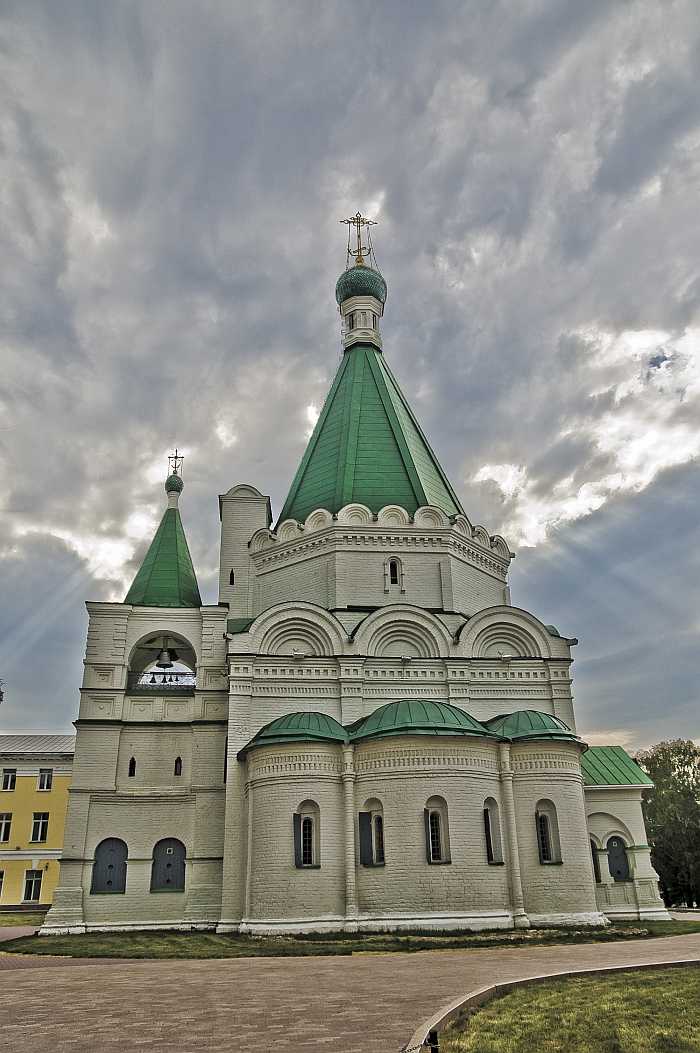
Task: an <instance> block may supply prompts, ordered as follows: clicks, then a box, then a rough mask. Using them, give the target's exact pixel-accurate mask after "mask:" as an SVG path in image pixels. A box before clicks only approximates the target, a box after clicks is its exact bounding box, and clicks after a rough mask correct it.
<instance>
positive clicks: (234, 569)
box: [41, 213, 668, 935]
mask: <svg viewBox="0 0 700 1053" xmlns="http://www.w3.org/2000/svg"><path fill="white" fill-rule="evenodd" d="M347 222H348V230H349V231H351V230H353V231H354V233H353V239H354V238H356V244H355V243H354V241H351V240H349V242H348V246H349V252H348V259H347V266H346V269H345V271H344V272H343V273H342V274H341V276H340V278H339V279H338V282H337V285H336V300H337V303H338V308H339V312H340V317H341V325H342V330H341V332H342V345H343V356H342V360H341V362H340V365H339V368H338V371H337V374H336V376H335V379H334V381H333V384H332V386H331V389H330V391H329V393H328V396H327V398H326V401H325V404H324V406H323V410H322V412H321V414H320V416H319V419H318V422H317V424H316V427H315V429H314V432H313V434H312V436H311V439H310V440H309V443H308V447H307V449H306V451H305V453H304V455H303V457H302V460H301V463H300V465H299V467H298V470H297V473H296V475H295V477H294V479H293V481H292V483H291V486H290V489H289V493H288V495H287V498H286V500H285V502H284V507H283V508H282V511H281V513H280V514H279V516H278V517H277V518H276V519H275V517H274V516H273V512H272V508H271V505H270V499H269V498H268V497H267V496H265V495H264V494H263V493H261V492H260V491H259V490H258V489H257V488H256V487H255V486H254V485H252V484H250V483H238V484H236V485H234V486H232V487H231V488H230V489H229V490H228V491H227V492H226V493H224V494H222V495H220V497H219V515H220V520H221V548H220V573H219V594H218V602H217V603H215V604H204V603H202V599H201V596H200V592H199V587H198V584H197V576H196V572H195V568H194V566H193V563H192V559H191V557H190V553H189V549H188V545H187V540H186V535H185V530H184V527H183V521H182V519H181V515H180V507H179V506H180V501H181V500H182V497H183V478H182V472H181V461H180V459H179V458H178V457H175V458H173V459H171V467H172V471H171V473H170V475H169V476H168V478H167V480H166V483H165V491H166V495H167V507H166V509H165V511H164V514H163V518H162V520H161V522H160V525H159V526H158V529H157V531H156V534H155V537H154V538H153V541H152V543H151V545H150V547H149V549H148V551H147V553H146V556H145V558H144V560H143V564H142V565H141V567H140V569H139V571H138V573H137V574H136V577H135V579H134V581H133V583H132V585H131V588H130V589H129V591H128V593H127V595H126V597H125V599H124V602H123V603H107V602H103V603H97V602H88V603H87V609H88V613H89V626H88V633H87V646H86V651H85V663H84V677H83V684H82V688H81V692H80V709H79V714H78V718H77V720H76V722H75V727H76V732H77V740H76V747H75V760H74V768H73V781H72V785H71V789H70V797H69V805H68V812H67V819H66V828H65V841H64V847H63V856H62V863H61V871H60V878H59V887H58V888H57V890H56V893H55V896H54V903H53V906H52V908H51V910H50V911H49V913H48V915H47V918H46V921H45V923H44V926H43V928H42V930H41V931H42V933H43V934H47V935H49V934H52V933H53V934H60V933H80V932H85V931H91V930H130V929H157V928H171V929H212V930H216V931H218V932H243V933H251V934H264V933H294V932H297V933H304V932H323V931H326V932H337V931H348V932H354V931H359V932H370V931H385V930H401V929H407V930H410V929H422V930H434V931H442V930H477V929H489V928H492V929H493V928H501V929H512V928H529V927H531V926H533V927H534V926H545V925H549V926H554V925H576V926H589V925H603V924H607V922H608V920H610V919H613V920H614V919H619V918H626V919H639V920H643V919H665V918H667V917H668V914H667V913H666V910H665V908H664V906H663V903H662V901H661V899H660V897H659V892H658V883H657V875H656V873H655V872H654V870H653V868H652V865H651V862H650V857H649V848H648V845H647V843H646V833H645V829H644V820H643V817H642V809H641V799H642V792H643V791H644V790H645V789H648V787H649V786H650V785H651V783H650V780H649V779H648V777H647V776H646V775H645V773H644V772H643V771H642V770H641V769H640V768H639V767H638V766H637V764H636V763H635V762H634V761H633V760H632V759H631V758H630V757H629V756H628V755H627V754H626V753H625V751H624V750H623V749H622V748H621V747H619V746H594V747H588V746H587V744H586V743H585V742H584V741H582V739H581V737H580V736H579V734H578V732H577V730H576V718H575V714H574V707H573V701H572V693H571V684H572V680H571V664H572V657H571V653H572V652H571V649H572V647H573V646H574V645H575V644H576V643H577V641H576V640H575V639H573V638H571V637H568V636H566V635H564V633H562V632H560V631H559V630H558V629H557V628H556V627H555V626H553V625H547V624H544V623H543V622H542V621H540V619H539V618H538V617H537V615H535V614H533V613H531V612H530V611H526V610H523V609H522V608H520V607H517V606H514V605H513V603H512V601H511V596H510V590H509V586H508V569H509V564H510V560H511V559H512V553H511V551H510V550H509V547H508V544H507V543H506V541H505V540H504V539H503V538H502V537H500V536H498V535H492V534H490V533H489V532H488V530H486V529H485V528H484V527H483V526H480V525H475V524H473V523H472V522H471V520H470V519H469V517H468V515H467V513H466V512H465V510H464V509H463V507H462V504H461V502H460V498H459V495H458V493H457V492H456V491H455V490H454V488H453V487H452V485H451V484H450V482H449V480H448V478H447V477H446V475H445V473H444V471H443V469H442V467H441V465H440V463H439V461H438V459H437V457H436V455H435V453H434V452H433V450H432V449H431V446H430V444H429V442H428V439H427V438H426V436H425V434H424V433H423V431H422V430H421V427H420V424H419V422H418V420H417V419H416V417H415V415H414V413H413V411H412V409H411V406H410V404H409V402H408V400H407V398H406V396H405V394H404V393H403V392H402V390H401V389H400V387H399V385H398V383H397V381H396V379H395V377H394V375H393V373H392V371H391V369H390V367H389V362H388V359H387V357H386V356H385V351H384V349H383V340H382V334H381V329H382V320H383V316H384V307H385V303H386V299H387V286H386V282H385V280H384V278H383V276H382V274H381V273H380V271H379V268H378V266H377V264H376V259H375V257H374V255H373V252H372V249H371V241H370V239H369V237H368V232H369V222H368V221H367V220H365V219H364V218H363V217H362V216H361V215H360V214H359V213H358V214H357V215H356V216H354V217H352V219H351V220H349V221H347ZM365 241H367V244H366V245H365V244H364V242H365ZM185 502H186V498H185V500H184V501H183V504H184V503H185ZM184 511H185V512H186V508H185V509H184ZM185 518H186V516H185Z"/></svg>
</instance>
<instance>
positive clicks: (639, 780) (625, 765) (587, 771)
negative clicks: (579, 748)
mask: <svg viewBox="0 0 700 1053" xmlns="http://www.w3.org/2000/svg"><path fill="white" fill-rule="evenodd" d="M581 769H582V771H583V784H584V786H653V785H654V783H653V782H652V781H651V779H650V778H649V776H648V775H647V773H646V772H645V771H642V769H641V768H640V767H639V765H638V764H637V763H636V761H633V760H632V758H631V757H630V755H629V753H626V752H625V750H623V748H622V746H589V747H588V750H587V751H586V752H585V753H584V755H583V756H582V757H581Z"/></svg>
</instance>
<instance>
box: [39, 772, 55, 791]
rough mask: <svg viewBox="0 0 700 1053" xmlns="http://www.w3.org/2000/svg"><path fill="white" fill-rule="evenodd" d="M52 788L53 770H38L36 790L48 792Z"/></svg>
mask: <svg viewBox="0 0 700 1053" xmlns="http://www.w3.org/2000/svg"><path fill="white" fill-rule="evenodd" d="M52 786H53V768H39V782H38V783H37V789H38V790H50V789H51V787H52Z"/></svg>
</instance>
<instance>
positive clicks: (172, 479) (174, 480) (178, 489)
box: [165, 475, 185, 494]
mask: <svg viewBox="0 0 700 1053" xmlns="http://www.w3.org/2000/svg"><path fill="white" fill-rule="evenodd" d="M184 485H185V484H184V483H183V481H182V479H181V478H180V476H179V475H169V476H168V478H167V479H166V480H165V492H166V494H181V493H182V490H183V487H184Z"/></svg>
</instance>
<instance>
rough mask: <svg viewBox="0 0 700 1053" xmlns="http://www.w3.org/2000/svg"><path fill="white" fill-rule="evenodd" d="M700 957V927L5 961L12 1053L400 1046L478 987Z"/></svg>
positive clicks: (377, 1052)
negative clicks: (627, 936)
mask: <svg viewBox="0 0 700 1053" xmlns="http://www.w3.org/2000/svg"><path fill="white" fill-rule="evenodd" d="M688 960H692V961H700V934H693V935H690V936H673V937H664V938H662V939H649V940H634V941H632V940H630V941H628V942H624V943H612V944H595V943H589V944H577V945H571V946H568V947H562V946H559V947H532V948H520V949H510V948H508V949H491V950H464V951H427V952H425V951H423V952H419V953H417V954H366V955H365V954H361V955H354V956H353V957H347V958H330V957H329V958H321V957H319V958H237V959H236V958H233V959H231V958H229V959H223V960H222V959H217V960H212V961H201V960H199V961H149V962H137V961H128V962H125V961H98V960H95V959H93V960H92V961H89V962H88V961H85V960H84V961H82V962H81V961H79V960H77V959H73V960H71V961H70V964H69V963H68V962H67V961H65V960H61V959H59V958H51V959H41V958H38V957H31V956H26V957H24V958H19V957H16V956H14V955H6V956H4V957H0V961H1V962H2V965H3V966H4V968H3V969H2V979H1V980H0V1006H1V1013H0V1016H1V1023H0V1032H1V1035H2V1049H3V1053H27V1050H31V1051H32V1053H88V1051H90V1053H94V1051H95V1050H99V1051H100V1053H124V1050H128V1051H130V1053H131V1051H132V1050H144V1051H148V1053H166V1051H167V1053H173V1051H174V1050H177V1051H178V1053H194V1051H196V1053H215V1051H216V1053H224V1051H226V1053H278V1051H279V1053H292V1051H294V1053H298V1051H300V1050H305V1051H306V1050H324V1051H329V1053H330V1051H333V1053H336V1051H337V1053H397V1051H398V1050H399V1049H401V1047H402V1046H403V1045H404V1044H405V1043H406V1042H408V1040H409V1038H410V1036H411V1034H412V1033H413V1031H414V1030H415V1028H417V1027H418V1025H419V1024H420V1023H421V1022H422V1021H423V1020H425V1019H427V1018H428V1017H430V1016H431V1015H432V1014H433V1013H435V1012H437V1011H438V1010H439V1009H440V1008H441V1007H442V1006H445V1005H447V1004H448V1003H450V1002H452V1001H454V1000H455V999H456V998H458V997H460V995H463V994H464V993H466V992H467V991H469V990H471V989H473V988H475V987H479V986H481V985H483V984H486V983H489V982H495V981H501V982H502V981H504V980H509V979H511V980H512V979H516V978H518V977H524V976H536V975H538V974H540V973H548V972H551V973H557V972H566V971H569V970H571V969H595V968H601V967H605V966H610V965H641V964H656V963H663V962H671V961H688Z"/></svg>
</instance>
